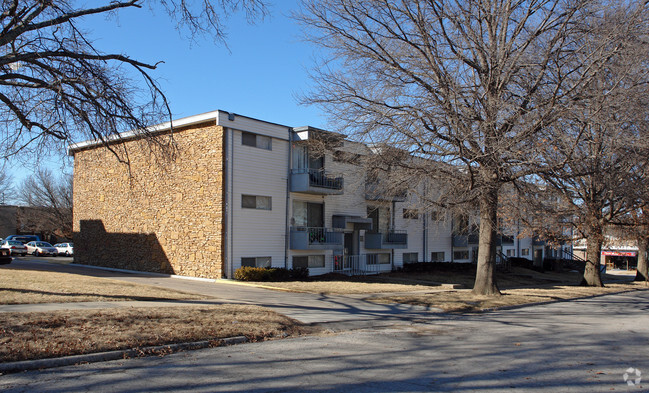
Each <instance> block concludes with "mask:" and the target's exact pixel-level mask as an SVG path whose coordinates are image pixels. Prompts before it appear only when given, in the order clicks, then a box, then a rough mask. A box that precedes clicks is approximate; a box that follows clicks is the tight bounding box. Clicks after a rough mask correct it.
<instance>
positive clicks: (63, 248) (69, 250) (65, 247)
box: [54, 243, 74, 257]
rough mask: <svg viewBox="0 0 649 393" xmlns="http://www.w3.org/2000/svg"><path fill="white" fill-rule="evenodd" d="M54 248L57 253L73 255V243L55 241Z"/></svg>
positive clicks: (67, 255)
mask: <svg viewBox="0 0 649 393" xmlns="http://www.w3.org/2000/svg"><path fill="white" fill-rule="evenodd" d="M54 248H56V250H57V251H58V254H59V255H65V256H66V257H69V256H71V255H74V245H73V244H72V243H56V244H55V245H54Z"/></svg>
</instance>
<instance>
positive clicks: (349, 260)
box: [332, 254, 390, 276]
mask: <svg viewBox="0 0 649 393" xmlns="http://www.w3.org/2000/svg"><path fill="white" fill-rule="evenodd" d="M332 258H333V263H332V271H333V272H334V273H341V274H346V275H348V276H364V275H368V274H378V273H380V272H381V271H382V269H381V266H390V265H389V264H380V263H378V257H377V256H376V254H361V255H334V256H333V257H332ZM386 271H387V270H386Z"/></svg>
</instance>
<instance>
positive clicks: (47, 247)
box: [25, 242, 58, 256]
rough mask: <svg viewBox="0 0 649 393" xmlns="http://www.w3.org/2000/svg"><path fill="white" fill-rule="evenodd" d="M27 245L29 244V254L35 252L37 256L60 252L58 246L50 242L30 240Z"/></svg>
mask: <svg viewBox="0 0 649 393" xmlns="http://www.w3.org/2000/svg"><path fill="white" fill-rule="evenodd" d="M25 245H26V246H27V253H28V254H33V255H36V256H40V255H57V254H58V251H57V250H56V248H54V247H52V245H51V244H50V243H48V242H29V243H27V244H25Z"/></svg>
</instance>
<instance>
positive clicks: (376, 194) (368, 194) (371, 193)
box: [365, 183, 407, 202]
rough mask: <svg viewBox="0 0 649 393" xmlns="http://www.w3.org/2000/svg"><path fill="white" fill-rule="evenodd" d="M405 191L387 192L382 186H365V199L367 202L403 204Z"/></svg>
mask: <svg viewBox="0 0 649 393" xmlns="http://www.w3.org/2000/svg"><path fill="white" fill-rule="evenodd" d="M406 196H407V191H405V190H404V191H394V190H392V191H387V190H386V189H385V187H384V186H381V185H380V184H377V183H366V184H365V199H366V200H368V201H387V202H403V201H405V200H406Z"/></svg>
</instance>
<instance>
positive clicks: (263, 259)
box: [241, 256, 273, 268]
mask: <svg viewBox="0 0 649 393" xmlns="http://www.w3.org/2000/svg"><path fill="white" fill-rule="evenodd" d="M244 260H247V261H246V262H247V263H246V264H244ZM250 260H254V266H251V265H250V264H249V262H250ZM260 262H263V263H261V264H263V265H264V266H259V265H260ZM272 266H273V257H271V256H267V257H241V267H266V268H268V267H272Z"/></svg>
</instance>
